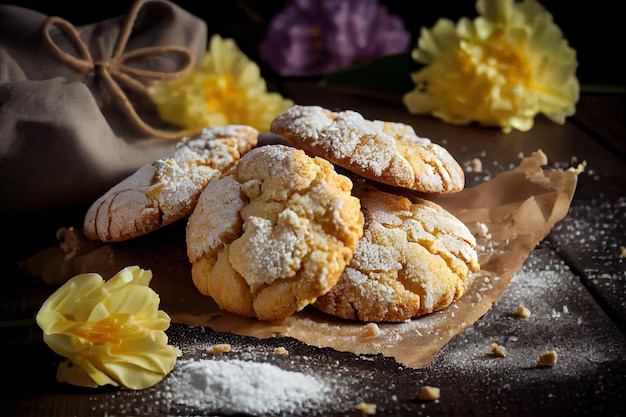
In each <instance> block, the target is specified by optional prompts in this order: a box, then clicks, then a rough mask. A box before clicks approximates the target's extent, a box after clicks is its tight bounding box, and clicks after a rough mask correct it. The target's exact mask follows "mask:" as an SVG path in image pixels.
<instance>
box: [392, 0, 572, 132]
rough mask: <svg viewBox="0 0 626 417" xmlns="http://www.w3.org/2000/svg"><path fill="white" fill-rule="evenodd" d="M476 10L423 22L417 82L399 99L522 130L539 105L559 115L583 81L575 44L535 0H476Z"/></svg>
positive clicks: (444, 115) (416, 107)
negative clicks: (473, 14)
mask: <svg viewBox="0 0 626 417" xmlns="http://www.w3.org/2000/svg"><path fill="white" fill-rule="evenodd" d="M476 9H477V11H478V13H479V14H480V16H478V17H477V18H476V19H474V20H469V19H468V18H462V19H460V20H459V22H458V23H457V25H456V26H455V25H454V24H453V23H452V22H451V21H450V20H447V19H439V20H438V21H437V22H436V23H435V25H434V26H433V28H432V29H430V30H427V29H422V32H421V36H420V38H419V40H418V45H417V48H416V49H414V50H413V52H412V56H413V58H414V59H415V60H416V61H418V62H421V63H423V64H426V66H425V67H423V68H422V69H420V70H419V71H416V72H415V73H413V74H412V79H413V82H414V83H415V85H416V87H415V88H414V89H413V90H412V91H410V92H408V93H407V94H406V95H405V96H404V97H403V101H404V104H405V106H406V108H407V109H408V110H409V112H410V113H413V114H432V115H433V116H435V117H438V118H440V119H442V120H444V121H446V122H449V123H453V124H468V123H472V122H478V123H481V124H483V125H487V126H499V127H500V128H501V129H502V130H503V131H505V132H509V131H511V130H512V129H517V130H520V131H527V130H529V129H531V128H532V126H533V124H534V118H535V117H536V115H537V114H539V113H542V114H544V115H545V116H546V117H548V118H549V119H551V120H552V121H554V122H556V123H560V124H562V123H564V122H565V119H566V117H568V116H571V115H573V114H574V112H575V105H576V103H577V102H578V99H579V94H580V86H579V83H578V80H577V78H576V75H575V73H576V68H577V66H578V63H577V61H576V52H575V51H574V50H573V49H572V48H570V47H569V45H568V43H567V41H566V40H565V39H564V38H563V35H562V33H561V30H560V29H559V28H558V26H556V25H555V24H554V22H553V20H552V15H550V13H548V12H547V11H546V10H545V9H544V8H543V6H541V5H540V4H539V3H538V2H537V1H535V0H524V1H522V2H514V1H513V0H478V1H477V3H476Z"/></svg>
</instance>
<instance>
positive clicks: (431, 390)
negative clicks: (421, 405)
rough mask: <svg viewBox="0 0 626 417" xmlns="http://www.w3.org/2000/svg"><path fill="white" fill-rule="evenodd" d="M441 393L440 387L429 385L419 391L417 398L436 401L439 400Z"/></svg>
mask: <svg viewBox="0 0 626 417" xmlns="http://www.w3.org/2000/svg"><path fill="white" fill-rule="evenodd" d="M440 395H441V390H440V389H439V387H431V386H429V385H425V386H423V387H422V388H421V389H420V391H419V392H418V393H417V399H418V400H422V401H435V400H438V399H439V397H440Z"/></svg>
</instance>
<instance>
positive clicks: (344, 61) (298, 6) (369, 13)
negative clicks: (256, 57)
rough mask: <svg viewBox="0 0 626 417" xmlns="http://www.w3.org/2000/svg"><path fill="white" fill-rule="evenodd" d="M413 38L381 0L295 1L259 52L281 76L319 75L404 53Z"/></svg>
mask: <svg viewBox="0 0 626 417" xmlns="http://www.w3.org/2000/svg"><path fill="white" fill-rule="evenodd" d="M410 41H411V35H410V34H409V32H408V31H407V30H406V29H405V27H404V23H403V22H402V20H401V19H400V18H398V17H397V16H392V15H390V14H389V12H388V11H387V8H386V7H384V6H382V5H381V4H380V3H379V2H378V0H289V1H288V2H287V4H286V6H285V8H284V9H283V10H282V11H280V12H279V13H277V14H276V15H275V16H274V17H273V18H272V20H271V21H270V24H269V27H268V30H267V32H266V34H265V37H264V39H263V40H262V41H261V43H260V44H259V53H260V56H261V59H263V60H264V61H265V62H266V63H267V64H268V65H269V66H270V67H271V68H272V69H273V70H274V71H276V72H277V73H279V74H280V75H283V76H315V75H323V74H328V73H330V72H333V71H337V70H340V69H343V68H346V67H348V66H351V65H355V64H358V63H362V62H366V61H369V60H372V59H375V58H378V57H380V56H383V55H391V54H396V53H401V52H404V51H405V50H406V49H407V47H408V45H409V42H410Z"/></svg>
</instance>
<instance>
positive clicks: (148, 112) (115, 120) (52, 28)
mask: <svg viewBox="0 0 626 417" xmlns="http://www.w3.org/2000/svg"><path fill="white" fill-rule="evenodd" d="M206 47H207V27H206V23H205V22H204V21H203V20H202V19H200V18H198V17H196V16H194V15H192V14H191V13H189V12H187V11H186V10H184V9H182V8H181V7H179V6H177V5H176V4H174V3H171V2H168V1H166V0H138V1H137V2H135V3H134V4H133V5H132V6H131V8H130V10H129V12H128V14H126V15H124V16H119V17H116V18H111V19H106V20H103V21H101V22H97V23H93V24H89V25H84V26H79V27H74V26H73V25H72V24H71V23H70V22H68V21H66V20H64V19H62V18H59V17H54V16H46V15H44V14H41V13H39V12H36V11H33V10H30V9H26V8H23V7H19V6H13V5H0V214H2V215H5V216H7V215H8V216H17V215H19V216H24V215H31V214H37V213H42V212H46V211H47V210H50V209H56V210H58V209H63V208H64V207H72V206H76V205H81V204H90V203H91V202H92V201H95V199H96V198H97V197H98V196H100V195H101V194H102V193H104V192H105V191H107V190H108V189H109V188H110V187H112V186H113V185H115V184H116V183H118V182H119V181H121V180H122V179H123V178H125V177H126V176H128V175H130V174H131V173H132V172H134V171H135V170H137V169H138V168H139V167H141V166H142V165H145V164H147V163H152V162H153V161H154V160H156V159H159V158H162V157H165V156H168V155H170V154H171V153H172V152H173V148H174V145H175V143H176V142H177V140H178V139H179V138H180V137H181V136H183V135H184V133H185V132H181V131H178V130H176V129H173V128H172V127H171V126H165V125H163V124H162V122H160V121H159V118H158V116H157V113H156V109H155V107H154V104H153V103H152V102H151V100H150V99H149V97H148V95H147V92H146V86H147V85H148V84H149V83H150V82H151V81H152V80H159V79H168V78H175V77H180V76H181V75H183V74H185V73H186V71H188V70H190V69H191V68H193V66H194V65H195V63H196V62H199V61H200V60H201V57H202V56H203V54H204V53H205V51H206Z"/></svg>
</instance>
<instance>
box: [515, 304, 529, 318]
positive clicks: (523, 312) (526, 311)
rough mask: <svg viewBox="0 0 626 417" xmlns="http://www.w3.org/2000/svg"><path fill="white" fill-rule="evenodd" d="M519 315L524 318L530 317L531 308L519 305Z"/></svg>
mask: <svg viewBox="0 0 626 417" xmlns="http://www.w3.org/2000/svg"><path fill="white" fill-rule="evenodd" d="M517 316H518V317H521V318H523V319H527V318H528V317H530V310H529V309H527V308H526V307H524V306H519V307H518V308H517Z"/></svg>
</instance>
